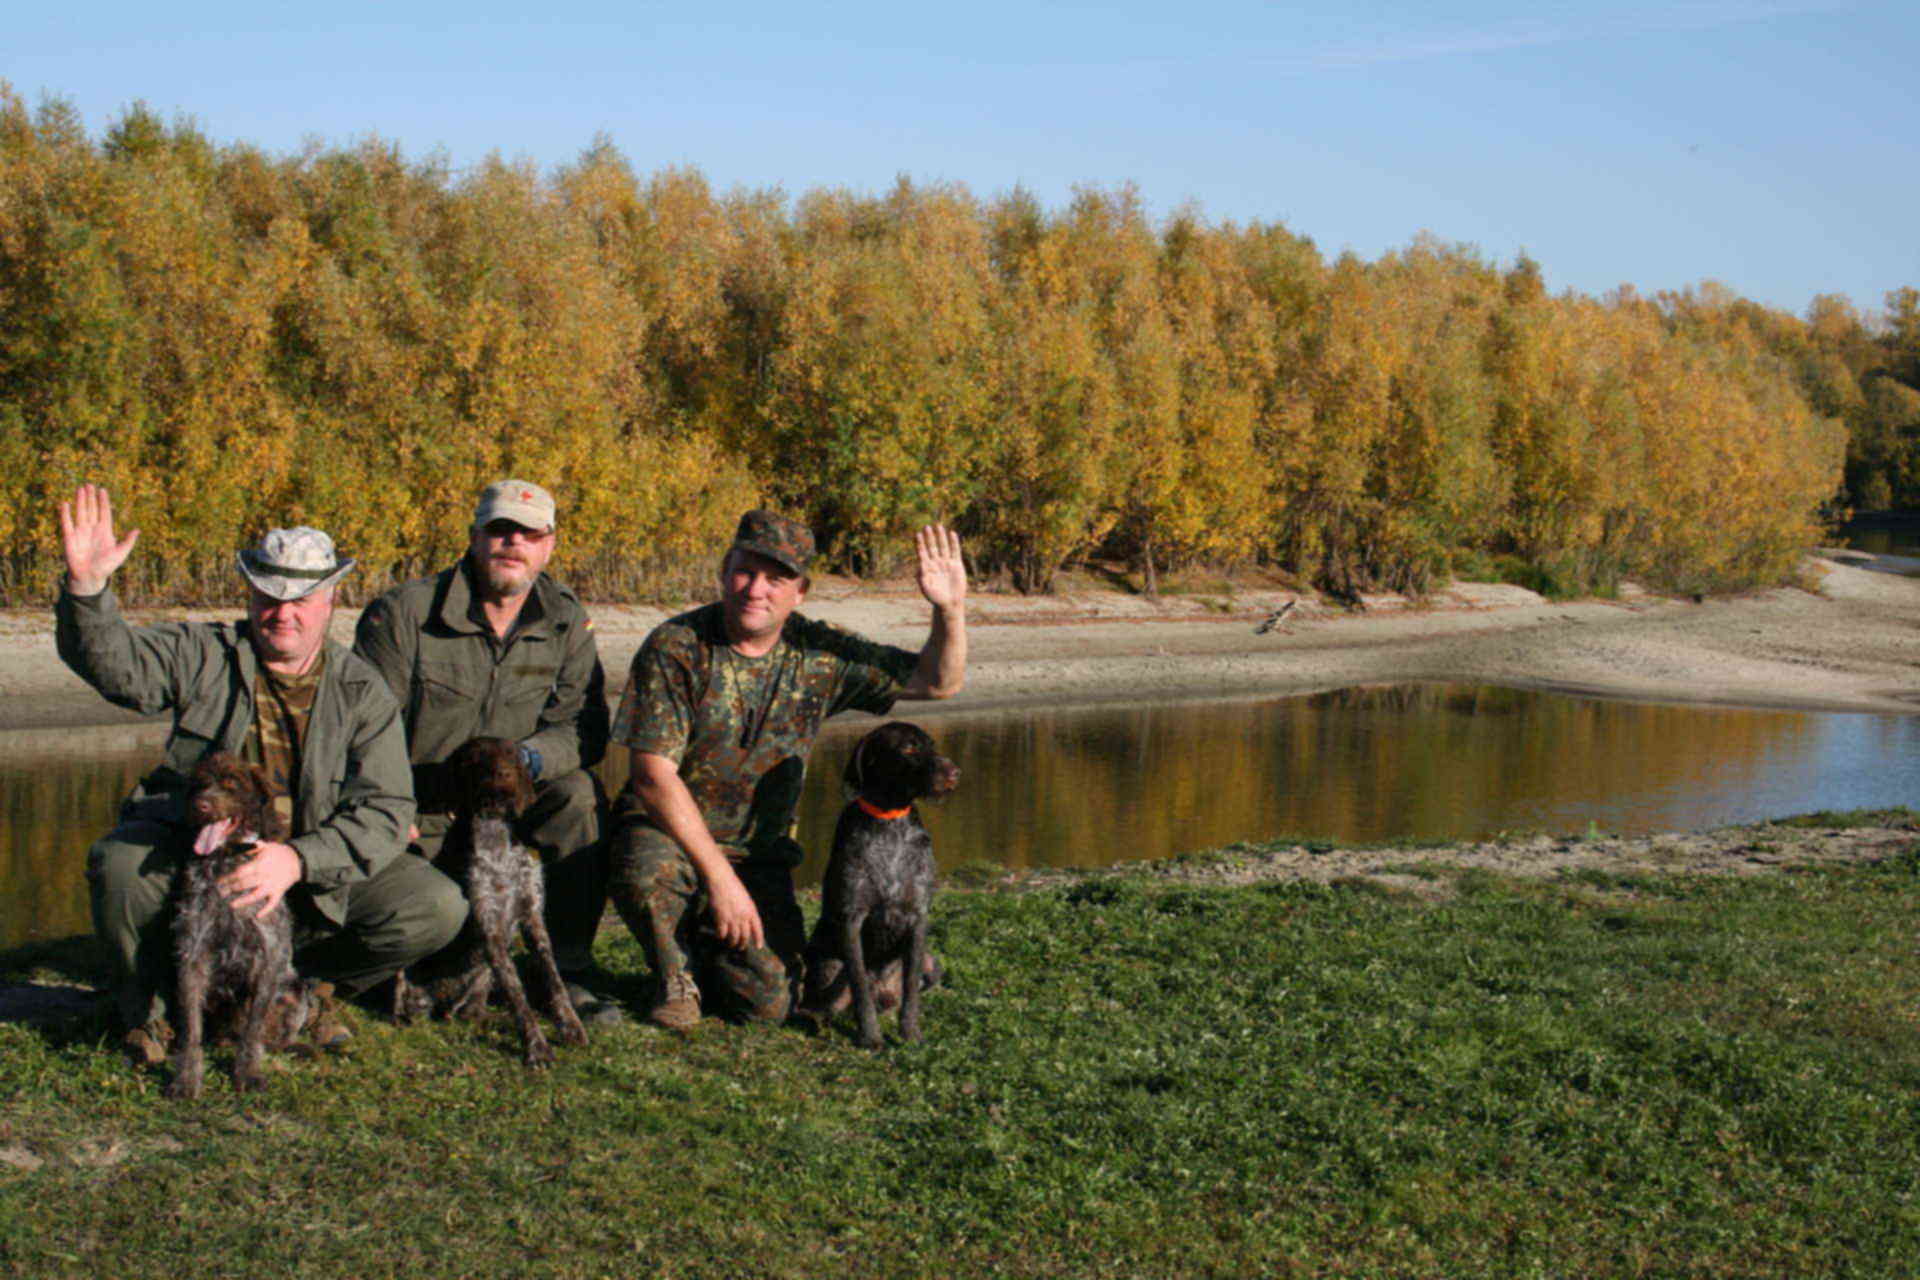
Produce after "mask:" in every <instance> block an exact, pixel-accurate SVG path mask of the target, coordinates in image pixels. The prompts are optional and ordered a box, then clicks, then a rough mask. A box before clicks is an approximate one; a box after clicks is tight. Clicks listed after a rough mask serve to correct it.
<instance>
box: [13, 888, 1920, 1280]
mask: <svg viewBox="0 0 1920 1280" xmlns="http://www.w3.org/2000/svg"><path fill="white" fill-rule="evenodd" d="M1420 866H1421V871H1422V874H1427V875H1444V876H1448V877H1450V878H1451V880H1452V887H1453V892H1452V894H1451V895H1449V896H1448V897H1446V898H1445V899H1444V900H1442V901H1440V902H1438V903H1420V902H1415V901H1409V900H1407V899H1405V898H1403V897H1400V896H1396V895H1383V894H1380V893H1377V892H1371V891H1369V890H1367V888H1366V887H1365V886H1361V885H1351V886H1331V887H1329V886H1319V885H1312V884H1303V883H1276V884H1270V885H1261V886H1256V887H1251V888H1233V889H1202V888H1191V887H1186V886H1170V885H1168V884H1166V883H1164V882H1162V881H1159V880H1157V879H1155V878H1153V877H1151V876H1145V875H1105V876H1091V877H1088V878H1086V879H1084V880H1081V881H1079V882H1077V883H1074V884H1072V885H1070V886H1067V887H1063V888H1052V889H1046V890H1042V891H1036V892H1028V893H975V894H969V893H960V892H948V893H947V894H945V895H944V896H943V898H942V899H941V901H940V905H939V910H938V912H937V916H938V919H937V944H938V947H939V950H940V953H941V955H942V956H943V958H944V959H945V961H946V964H947V967H948V970H949V973H950V976H951V982H950V985H949V986H948V987H947V988H946V989H945V990H942V991H940V992H938V993H937V994H935V995H933V996H930V997H929V1001H928V1016H927V1031H928V1037H927V1039H926V1040H925V1041H924V1042H923V1043H921V1044H919V1045H915V1046H899V1045H894V1046H893V1047H891V1048H889V1049H888V1050H887V1051H885V1052H882V1053H879V1054H869V1053H864V1052H862V1051H860V1050H858V1049H855V1048H854V1047H852V1045H851V1043H850V1042H849V1040H848V1038H847V1036H846V1034H845V1029H844V1028H840V1029H837V1030H836V1031H834V1032H832V1033H829V1034H827V1035H825V1036H821V1037H807V1036H804V1035H800V1034H798V1033H795V1032H790V1031H786V1030H777V1029H766V1028H743V1027H730V1026H725V1025H718V1024H711V1023H709V1024H706V1025H704V1026H703V1027H702V1029H701V1030H700V1031H699V1032H698V1033H696V1034H695V1035H693V1036H692V1037H690V1038H686V1039H680V1038H676V1037H672V1036H669V1035H667V1034H665V1033H660V1032H655V1031H652V1030H650V1029H644V1028H640V1027H633V1028H628V1029H625V1030H620V1031H615V1032H610V1033H606V1034H603V1035H601V1036H599V1037H598V1038H596V1040H595V1042H594V1043H593V1044H592V1045H591V1046H589V1047H588V1048H587V1049H585V1050H571V1051H569V1050H564V1049H563V1050H562V1054H561V1063H560V1065H559V1066H558V1067H557V1068H556V1069H555V1070H553V1071H552V1072H550V1073H547V1074H545V1075H532V1074H529V1073H527V1072H525V1071H524V1070H523V1069H522V1068H521V1067H520V1066H519V1065H518V1062H517V1060H516V1058H515V1056H514V1048H515V1041H514V1037H513V1035H512V1032H511V1030H510V1028H509V1027H508V1026H506V1025H504V1024H503V1025H498V1026H491V1027H488V1028H483V1029H479V1030H474V1029H470V1028H465V1027H445V1026H432V1027H425V1028H410V1029H396V1028H393V1027H390V1026H387V1025H385V1024H383V1023H379V1022H377V1021H374V1020H372V1019H370V1018H364V1017H363V1018H361V1020H360V1022H359V1024H358V1026H359V1030H360V1035H359V1037H358V1039H357V1040H356V1041H355V1049H354V1052H353V1054H352V1055H351V1056H350V1057H348V1058H343V1059H329V1060H326V1061H322V1062H319V1063H311V1064H300V1065H295V1066H293V1067H291V1068H290V1069H288V1070H287V1071H285V1072H284V1073H282V1074H279V1075H277V1076H276V1077H275V1078H274V1082H273V1084H272V1086H271V1089H270V1091H269V1092H268V1093H267V1094H266V1095H265V1096H264V1097H263V1098H261V1099H258V1100H253V1101H246V1102H242V1101H239V1100H237V1099H236V1098H235V1097H234V1095H233V1094H232V1093H231V1091H230V1089H229V1087H228V1085H227V1083H226V1081H225V1079H224V1077H223V1076H216V1077H214V1078H213V1079H211V1080H210V1084H209V1090H208V1096H207V1097H206V1098H205V1099H204V1100H203V1101H201V1102H199V1103H196V1104H170V1103H167V1102H164V1101H163V1100H161V1099H160V1097H159V1093H158V1084H159V1082H158V1081H157V1080H155V1079H151V1078H137V1077H135V1076H134V1075H133V1074H132V1073H131V1072H130V1071H129V1070H128V1069H127V1068H125V1067H124V1066H122V1065H120V1063H119V1062H118V1060H117V1058H116V1057H115V1056H114V1055H113V1053H112V1052H111V1049H110V1045H109V1044H108V1042H107V1037H106V1033H105V1030H104V1027H103V1026H101V1025H97V1024H93V1023H87V1024H85V1025H78V1026H72V1027H69V1028H66V1029H64V1030H59V1031H55V1032H43V1031H36V1030H30V1029H27V1028H24V1027H21V1026H5V1027H0V1148H4V1149H6V1150H9V1151H11V1152H14V1153H22V1152H24V1153H29V1154H31V1155H32V1156H34V1157H36V1158H38V1159H40V1160H43V1161H44V1164H43V1165H42V1166H41V1167H40V1168H39V1169H37V1170H35V1171H25V1170H20V1169H15V1168H11V1167H9V1166H7V1165H6V1164H4V1163H0V1272H4V1273H6V1274H9V1275H67V1274H71V1275H163V1274H169V1275H170V1274H180V1275H239V1274H247V1275H258V1274H271V1275H282V1274H289V1275H357V1276H382V1275H400V1274H407V1275H416V1274H417V1275H501V1276H508V1275H516V1276H517V1275H564V1276H575V1275H580V1276H592V1275H628V1274H642V1275H650V1276H651V1275H659V1276H676V1277H692V1276H802V1275H822V1274H825V1275H832V1276H835V1277H859V1276H914V1275H927V1276H948V1275H965V1274H980V1273H989V1272H990V1273H995V1274H1005V1275H1018V1276H1109V1275H1110V1276H1128V1277H1132V1276H1141V1275H1147V1276H1163V1275H1164V1276H1173V1275H1220V1276H1242V1275H1352V1276H1388V1275H1435V1276H1454V1275H1542V1276H1615V1275H1618V1276H1631V1275H1701V1276H1722V1275H1724V1276H1755V1275H1778V1276H1804V1275H1815V1274H1843V1273H1844V1274H1849V1275H1863V1276H1878V1275H1886V1276H1897V1275H1910V1274H1912V1273H1913V1268H1914V1259H1915V1258H1917V1257H1920V1205H1917V1204H1916V1203H1915V1199H1914V1193H1915V1182H1916V1170H1920V1021H1916V1010H1917V1009H1920V954H1916V948H1915V938H1916V935H1917V934H1920V875H1916V871H1915V864H1914V863H1913V861H1912V860H1904V861H1901V862H1899V863H1894V864H1887V865H1884V866H1882V867H1878V868H1856V869H1848V870H1842V871H1821V872H1803V873H1792V874H1782V875H1776V876H1770V877H1760V878H1741V879H1734V878H1725V879H1721V878H1709V877H1689V878H1685V879H1680V878H1673V879H1667V878H1659V877H1647V876H1635V877H1632V879H1631V882H1630V883H1627V882H1624V881H1616V880H1610V879H1608V878H1607V877H1605V876H1599V875H1594V874H1587V875H1584V876H1582V877H1579V878H1577V879H1572V880H1569V881H1567V882H1564V883H1561V882H1538V881H1515V880H1508V879H1504V878H1501V877H1498V876H1494V875H1491V874H1487V873H1484V872H1477V871H1465V872H1462V871H1457V870H1452V871H1446V870H1439V869H1437V868H1436V867H1435V865H1434V864H1431V863H1422V864H1420ZM610 930H611V932H610V934H609V935H607V936H604V937H603V939H602V944H601V949H602V956H603V959H604V960H605V962H606V963H607V964H608V965H609V967H611V968H614V969H616V970H620V971H634V970H637V969H638V967H639V961H638V956H637V952H636V951H635V949H634V947H633V945H632V943H631V942H630V941H629V940H628V939H627V938H626V936H625V935H624V934H623V933H620V932H619V931H618V930H617V928H614V927H612V926H610ZM73 963H74V961H73V956H72V953H71V951H70V950H69V951H64V952H63V951H53V950H41V951H38V952H35V953H33V954H32V955H26V954H23V953H16V954H14V955H12V956H7V957H0V967H7V966H10V969H9V971H8V976H11V977H13V978H15V979H18V978H19V977H20V976H21V975H22V971H23V970H24V969H25V968H28V967H31V966H33V965H38V966H39V967H40V969H41V971H42V972H43V973H44V972H47V971H49V970H52V971H58V970H60V969H61V968H62V967H63V966H66V967H70V966H71V965H72V964H73Z"/></svg>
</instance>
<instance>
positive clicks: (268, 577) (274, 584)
mask: <svg viewBox="0 0 1920 1280" xmlns="http://www.w3.org/2000/svg"><path fill="white" fill-rule="evenodd" d="M235 558H236V559H237V560H238V561H239V564H240V575H241V576H242V577H244V578H245V579H246V580H247V581H248V582H250V583H252V584H253V585H254V587H255V588H256V589H257V590H259V591H260V593H261V594H263V595H269V596H272V597H273V598H274V599H275V600H300V599H304V598H305V597H307V596H310V595H312V594H313V593H314V592H316V591H318V590H319V589H320V588H322V587H325V586H331V585H332V584H333V583H335V582H338V581H339V580H340V579H341V578H343V577H345V576H346V574H347V571H348V570H350V569H352V568H353V566H354V565H356V564H358V563H359V562H358V561H357V560H342V559H341V558H340V556H339V553H338V552H336V551H335V550H334V549H333V539H332V538H329V537H328V536H327V535H326V534H324V533H322V532H320V531H319V530H318V529H309V528H308V527H307V526H305V525H300V526H298V527H297V528H293V529H269V530H267V532H266V533H265V534H264V535H262V537H261V539H260V542H259V544H258V545H257V546H252V547H248V548H247V549H246V550H244V551H242V552H240V554H239V555H238V556H237V557H235Z"/></svg>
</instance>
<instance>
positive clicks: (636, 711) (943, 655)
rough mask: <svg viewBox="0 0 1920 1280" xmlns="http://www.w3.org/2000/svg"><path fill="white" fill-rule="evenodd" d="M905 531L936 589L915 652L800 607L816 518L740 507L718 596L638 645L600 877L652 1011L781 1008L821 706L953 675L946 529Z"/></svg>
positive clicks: (796, 923)
mask: <svg viewBox="0 0 1920 1280" xmlns="http://www.w3.org/2000/svg"><path fill="white" fill-rule="evenodd" d="M916 548H917V551H918V554H919V585H920V593H921V595H922V596H924V597H925V598H926V600H927V602H928V603H929V604H931V605H932V606H933V621H932V628H931V630H930V632H929V634H928V636H927V641H926V644H925V645H924V646H923V647H922V648H921V650H920V652H919V653H917V654H915V653H911V652H909V651H907V650H905V649H897V648H894V647H893V646H891V645H883V644H876V643H874V642H873V641H870V640H865V639H862V638H861V637H859V636H856V635H854V634H852V633H851V632H847V631H844V630H841V629H840V628H838V627H835V626H832V625H829V624H827V623H824V622H818V621H814V620H812V619H809V618H806V617H803V616H801V615H800V614H798V613H796V612H795V610H796V609H797V608H798V607H799V606H800V604H801V603H802V602H803V601H804V600H805V599H806V594H807V587H808V585H809V583H808V578H807V569H808V566H809V564H810V562H811V561H812V558H813V535H812V533H811V532H809V531H808V529H807V528H806V526H805V525H802V524H800V523H799V522H798V521H794V520H790V519H787V518H785V517H782V516H778V515H774V514H772V513H771V512H766V511H749V512H747V514H746V515H744V516H742V517H741V518H740V525H739V528H738V530H737V531H736V533H735V535H734V541H733V545H732V546H731V547H730V548H729V549H728V551H727V554H726V557H725V558H724V559H723V560H722V561H721V563H720V599H719V601H718V602H717V603H714V604H710V605H706V606H704V607H702V608H699V609H695V610H692V611H691V612H688V613H683V614H681V615H679V616H678V617H675V618H671V619H669V620H668V621H666V622H663V623H661V624H660V625H659V626H658V627H656V628H655V629H654V631H653V633H652V634H651V635H649V636H648V637H647V639H646V641H645V642H644V643H643V644H642V645H641V647H640V651H639V652H638V653H637V654H635V655H634V659H633V668H632V671H631V673H630V674H629V676H628V678H627V685H626V690H625V693H624V694H623V696H622V698H621V705H620V713H619V716H618V718H617V720H616V722H615V725H614V740H615V741H617V742H620V743H622V744H624V745H625V746H626V747H627V748H628V749H629V750H630V751H631V752H632V754H633V773H632V778H631V780H630V782H629V784H628V788H627V790H626V791H625V792H624V793H622V795H621V797H620V800H619V802H618V804H617V806H616V830H615V834H614V837H613V841H612V846H613V847H612V854H611V858H612V863H613V868H612V895H613V901H614V905H615V906H616V907H618V908H619V910H620V913H621V916H622V918H623V919H625V920H626V922H627V924H628V927H629V928H631V929H632V930H633V933H634V935H635V936H636V937H638V938H639V939H640V942H641V945H642V946H643V947H644V948H645V950H646V952H647V957H648V959H649V960H650V961H651V962H652V964H653V969H654V974H655V978H656V981H657V988H656V991H655V997H654V1003H653V1008H652V1011H651V1013H650V1015H649V1016H650V1017H651V1019H652V1020H653V1021H654V1022H656V1023H658V1024H659V1025H661V1026H664V1027H669V1028H672V1029H674V1030H682V1031H684V1030H687V1029H690V1028H691V1027H692V1026H693V1025H694V1024H695V1023H696V1022H698V1021H699V1018H700V1015H701V1010H702V1006H703V1003H704V1004H705V1006H706V1007H708V1008H715V1007H718V1008H720V1009H722V1010H724V1011H726V1012H729V1013H733V1014H737V1015H740V1016H744V1017H748V1018H752V1019H755V1020H765V1021H780V1020H782V1019H784V1018H785V1017H786V1016H787V1013H788V1012H789V1010H790V1008H791V1002H792V993H793V984H794V982H795V981H796V980H797V979H798V977H799V964H800V957H801V952H802V950H803V948H804V946H805V942H806V939H805V937H804V932H803V923H802V920H801V916H800V908H799V905H798V904H797V903H796V902H795V900H794V894H793V868H794V867H795V866H796V865H798V863H799V862H800V860H801V857H802V852H801V849H800V846H799V845H798V844H797V843H796V842H795V841H794V839H793V837H792V835H791V834H790V829H791V828H792V826H793V819H794V809H795V806H796V805H797V804H798V803H799V800H800V784H801V780H802V778H803V776H804V775H805V772H806V766H807V757H808V755H809V754H810V753H811V751H812V749H813V741H814V738H815V736H816V734H817V733H818V732H819V729H820V726H821V723H822V722H823V721H825V720H826V718H827V717H828V716H831V715H835V714H838V713H839V712H842V711H849V710H860V711H868V712H872V713H873V714H875V715H884V714H885V713H886V712H887V711H888V710H889V709H891V708H892V706H893V703H894V701H895V699H898V698H919V699H926V698H950V697H952V696H953V695H954V694H956V693H958V692H959V691H960V687H961V684H962V683H963V682H964V680H965V677H966V663H967V632H966V609H965V606H966V596H967V573H966V567H965V565H964V564H963V562H962V560H961V555H960V539H959V536H958V535H957V534H954V533H952V532H950V531H949V530H947V529H945V528H943V527H941V526H939V525H932V526H929V527H927V528H924V529H922V530H920V532H919V534H918V535H917V537H916Z"/></svg>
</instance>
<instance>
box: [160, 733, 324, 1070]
mask: <svg viewBox="0 0 1920 1280" xmlns="http://www.w3.org/2000/svg"><path fill="white" fill-rule="evenodd" d="M187 820H188V822H189V823H190V824H191V825H192V826H193V827H194V828H195V829H196V831H197V834H196V836H195V839H194V846H193V852H192V854H190V855H189V856H188V857H187V859H186V861H185V862H184V863H183V864H182V865H181V867H180V871H179V873H178V875H177V876H176V877H175V879H174V915H173V942H174V957H175V961H176V963H177V965H178V968H179V987H178V993H177V1006H178V1007H177V1009H176V1010H175V1012H176V1014H177V1015H178V1017H179V1018H180V1019H181V1023H182V1026H181V1035H180V1043H179V1045H178V1046H177V1047H176V1049H175V1051H174V1056H173V1079H172V1080H171V1081H169V1082H168V1084H167V1088H166V1094H167V1096H168V1097H169V1098H197V1097H199V1096H200V1089H201V1086H202V1083H203V1076H204V1072H205V1069H206V1056H205V1049H204V1040H205V1035H206V1031H207V1029H208V1027H209V1026H212V1027H214V1028H215V1029H216V1030H217V1029H218V1028H220V1027H221V1026H223V1025H225V1023H226V1021H227V1020H228V1019H232V1020H233V1021H234V1022H235V1023H236V1024H237V1031H236V1039H237V1042H238V1045H237V1049H236V1052H235V1055H234V1060H233V1087H234V1088H235V1089H237V1090H240V1091H241V1092H243V1093H244V1092H250V1091H252V1090H256V1089H261V1088H264V1087H265V1085H266V1078H265V1076H264V1075H262V1074H261V1069H260V1068H261V1061H262V1057H263V1055H264V1053H265V1051H266V1050H268V1049H280V1048H284V1047H286V1045H287V1043H288V1042H289V1041H291V1040H292V1039H293V1038H294V1037H295V1036H296V1035H298V1034H299V1032H300V1029H301V1028H302V1027H303V1026H304V1025H305V1024H306V1021H307V1015H308V1012H309V1010H310V1008H311V1007H312V1004H313V1001H314V999H315V998H318V997H321V996H323V995H324V993H323V992H321V991H320V990H319V989H318V988H312V989H310V988H309V986H308V984H307V983H305V982H303V981H301V980H300V979H299V978H298V977H297V976H295V974H294V971H293V921H292V917H291V916H290V915H289V914H288V911H287V907H286V904H285V903H282V904H280V905H279V906H276V907H275V908H274V909H273V910H272V911H270V912H268V913H266V914H265V915H251V914H249V913H248V911H247V910H239V911H236V910H235V909H234V908H233V907H232V906H231V905H230V904H229V903H228V901H227V895H226V894H225V893H223V892H222V891H221V889H220V881H221V880H222V879H223V878H224V877H225V876H226V875H228V874H229V873H230V872H232V871H233V870H234V869H235V868H237V867H239V866H241V865H242V864H243V863H245V862H246V861H247V860H248V859H250V858H252V857H253V854H254V846H255V845H256V844H258V843H259V842H260V841H263V840H284V839H285V838H286V834H287V826H286V821H285V820H284V819H283V818H281V816H280V814H279V813H278V812H277V811H276V810H275V809H274V807H273V792H272V788H271V787H270V785H269V784H268V782H267V775H266V774H265V773H264V772H262V771H261V769H260V768H259V767H258V766H256V765H250V764H246V763H244V762H243V761H241V760H239V759H237V758H236V757H234V756H232V755H229V754H228V753H226V752H224V751H218V752H215V753H214V754H212V755H210V756H208V757H207V758H206V759H204V760H202V761H201V762H200V764H199V765H198V766H197V767H196V768H195V769H194V771H193V777H192V780H191V782H190V784H189V789H188V792H187Z"/></svg>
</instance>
